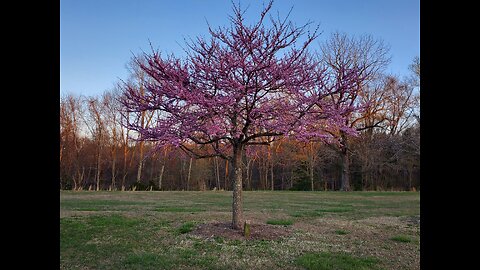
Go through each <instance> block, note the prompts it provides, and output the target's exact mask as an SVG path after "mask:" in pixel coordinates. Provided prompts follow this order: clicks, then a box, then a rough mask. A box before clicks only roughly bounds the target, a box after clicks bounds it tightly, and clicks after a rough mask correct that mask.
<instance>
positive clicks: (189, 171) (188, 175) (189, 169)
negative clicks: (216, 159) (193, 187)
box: [187, 158, 193, 191]
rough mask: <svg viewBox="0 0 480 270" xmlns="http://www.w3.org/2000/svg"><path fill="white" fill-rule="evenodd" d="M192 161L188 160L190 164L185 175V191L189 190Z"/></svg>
mask: <svg viewBox="0 0 480 270" xmlns="http://www.w3.org/2000/svg"><path fill="white" fill-rule="evenodd" d="M192 159H193V158H190V164H189V165H188V174H187V191H188V190H189V189H190V176H191V174H192Z"/></svg>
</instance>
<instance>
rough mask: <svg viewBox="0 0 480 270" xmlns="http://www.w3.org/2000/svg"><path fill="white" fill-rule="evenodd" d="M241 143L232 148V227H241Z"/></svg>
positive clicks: (240, 228) (238, 228) (239, 228)
mask: <svg viewBox="0 0 480 270" xmlns="http://www.w3.org/2000/svg"><path fill="white" fill-rule="evenodd" d="M243 151H244V148H243V145H239V146H234V148H233V203H232V228H233V229H236V230H242V229H243V199H242V177H243V175H242V171H243V167H244V166H243V160H242V152H243Z"/></svg>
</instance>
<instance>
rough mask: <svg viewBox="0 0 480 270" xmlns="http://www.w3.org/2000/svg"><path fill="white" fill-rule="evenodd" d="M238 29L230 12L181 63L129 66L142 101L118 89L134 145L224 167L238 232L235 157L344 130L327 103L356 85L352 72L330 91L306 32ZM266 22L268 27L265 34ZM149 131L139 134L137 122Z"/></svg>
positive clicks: (190, 46) (277, 26)
mask: <svg viewBox="0 0 480 270" xmlns="http://www.w3.org/2000/svg"><path fill="white" fill-rule="evenodd" d="M271 7H272V1H271V2H270V3H269V4H268V5H267V6H266V7H265V8H264V9H263V11H262V12H261V14H260V18H259V19H258V21H257V22H255V23H253V24H247V23H246V21H245V18H244V11H243V10H241V9H240V7H239V6H236V5H234V6H233V15H232V16H230V23H231V24H230V26H229V27H219V28H217V29H212V28H211V27H209V33H210V36H209V38H208V39H207V38H203V37H198V38H196V39H191V40H190V42H187V46H186V52H187V56H186V57H185V58H184V59H180V58H177V57H175V56H174V55H169V56H164V55H162V54H161V53H160V52H159V51H155V50H152V52H151V53H150V54H145V55H144V56H143V57H144V58H145V59H146V61H138V65H139V66H140V68H141V69H142V70H143V71H144V72H145V73H146V74H147V76H148V78H149V79H148V80H145V83H144V92H139V91H138V89H135V88H132V87H128V86H126V87H125V89H124V93H123V99H122V102H123V105H124V107H125V111H127V112H128V113H129V115H138V117H133V118H131V119H129V123H128V127H129V128H130V129H132V130H135V131H137V133H138V134H139V137H138V139H139V140H147V141H154V142H156V143H157V145H158V146H159V147H161V146H163V145H174V146H176V147H179V148H181V149H182V150H184V151H185V152H186V153H188V154H190V155H192V156H194V157H196V158H210V157H216V156H218V157H222V158H224V159H227V160H229V162H231V163H232V164H233V168H234V172H233V203H232V227H233V228H234V229H242V228H243V219H244V218H243V208H242V179H243V174H244V172H243V171H244V164H243V159H242V156H243V155H244V154H245V151H246V148H247V147H248V146H249V145H268V144H269V143H271V142H272V141H273V140H275V139H276V138H279V137H280V136H295V137H296V138H297V139H299V140H311V139H323V140H329V139H331V138H332V136H331V134H329V133H327V132H324V128H327V127H328V130H332V129H341V130H344V131H345V132H349V133H354V132H355V131H354V130H352V129H349V128H348V127H346V126H344V125H343V123H344V119H343V116H342V115H345V111H346V110H350V109H351V108H346V107H341V108H338V107H335V106H332V105H331V104H332V103H331V102H329V100H328V99H329V97H330V96H331V95H332V94H333V93H339V92H347V91H350V88H351V87H352V86H353V85H354V84H355V76H356V70H355V69H351V70H345V71H343V72H344V74H345V76H344V77H343V80H342V82H341V83H337V84H333V85H332V84H329V83H326V81H325V80H327V78H326V77H325V75H324V69H323V68H322V66H321V65H320V64H319V63H320V62H319V60H318V59H317V57H316V56H315V54H313V53H312V52H311V51H310V50H309V49H308V48H309V45H310V44H311V43H312V41H314V40H315V38H316V37H317V36H318V31H317V30H318V27H316V28H315V29H313V31H311V32H310V31H309V29H310V26H311V23H310V22H308V23H306V24H305V25H302V26H296V25H295V24H293V23H292V22H290V21H288V16H287V17H286V18H284V19H280V18H279V17H278V16H275V17H274V16H268V17H267V15H269V11H270V9H271ZM267 19H269V22H270V26H268V27H267V26H265V24H266V23H265V21H266V20H267ZM145 111H155V113H156V114H157V116H158V117H157V118H156V119H157V121H155V123H153V124H151V125H149V126H147V127H145V126H142V125H141V123H140V121H139V119H140V116H141V114H142V112H145Z"/></svg>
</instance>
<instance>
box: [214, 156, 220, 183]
mask: <svg viewBox="0 0 480 270" xmlns="http://www.w3.org/2000/svg"><path fill="white" fill-rule="evenodd" d="M213 166H214V167H215V177H216V182H217V183H216V187H217V190H220V169H219V166H218V157H215V158H214V159H213Z"/></svg>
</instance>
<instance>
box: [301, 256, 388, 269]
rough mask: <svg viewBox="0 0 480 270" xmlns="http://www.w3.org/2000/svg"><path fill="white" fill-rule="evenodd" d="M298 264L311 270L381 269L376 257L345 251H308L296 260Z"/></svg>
mask: <svg viewBox="0 0 480 270" xmlns="http://www.w3.org/2000/svg"><path fill="white" fill-rule="evenodd" d="M295 262H296V264H297V265H299V266H302V267H305V268H306V269H309V270H331V269H336V270H367V269H379V268H378V265H377V264H378V263H379V260H378V259H376V258H371V257H367V258H358V257H353V256H351V255H348V254H345V253H328V252H322V253H307V254H304V255H302V256H300V257H298V258H297V259H296V260H295Z"/></svg>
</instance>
